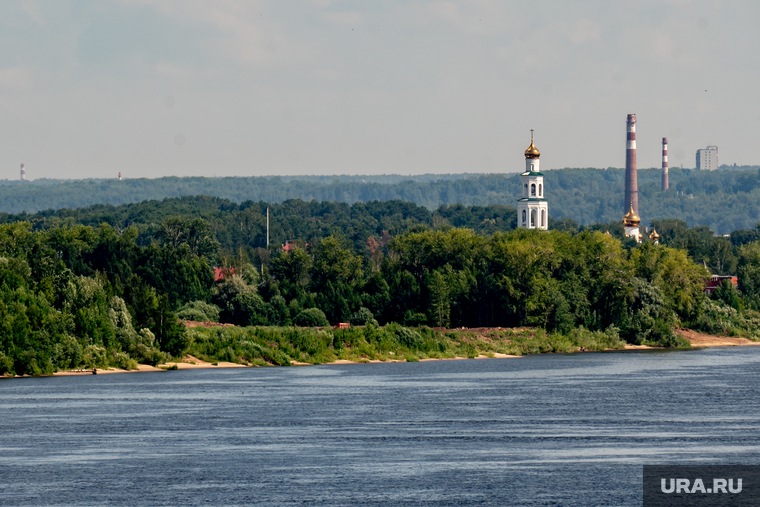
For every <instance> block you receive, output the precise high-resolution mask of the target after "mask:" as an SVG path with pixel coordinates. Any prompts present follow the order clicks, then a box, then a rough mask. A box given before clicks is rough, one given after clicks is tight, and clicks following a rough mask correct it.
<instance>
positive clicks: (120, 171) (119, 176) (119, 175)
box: [119, 171, 121, 181]
mask: <svg viewBox="0 0 760 507" xmlns="http://www.w3.org/2000/svg"><path fill="white" fill-rule="evenodd" d="M119 181H121V171H119Z"/></svg>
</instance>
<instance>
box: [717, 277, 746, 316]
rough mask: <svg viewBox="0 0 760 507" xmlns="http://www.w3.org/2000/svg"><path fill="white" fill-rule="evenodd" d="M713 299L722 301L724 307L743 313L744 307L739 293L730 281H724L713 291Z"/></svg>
mask: <svg viewBox="0 0 760 507" xmlns="http://www.w3.org/2000/svg"><path fill="white" fill-rule="evenodd" d="M711 297H712V299H715V300H716V301H721V302H722V303H723V304H724V305H726V306H730V307H731V308H733V309H735V310H738V311H741V310H742V308H743V306H744V305H743V304H742V300H741V297H740V296H739V291H738V290H736V288H735V287H734V284H733V283H731V282H730V281H729V280H723V281H722V282H721V283H720V285H718V287H717V288H716V289H715V290H714V291H713V293H712V294H711Z"/></svg>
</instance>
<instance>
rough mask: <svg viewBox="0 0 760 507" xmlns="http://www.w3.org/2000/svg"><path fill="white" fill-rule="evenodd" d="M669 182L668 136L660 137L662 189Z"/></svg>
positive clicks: (665, 188)
mask: <svg viewBox="0 0 760 507" xmlns="http://www.w3.org/2000/svg"><path fill="white" fill-rule="evenodd" d="M669 186H670V183H669V182H668V138H667V137H663V138H662V191H663V192H664V191H666V190H667V189H668V187H669Z"/></svg>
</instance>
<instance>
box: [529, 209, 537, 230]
mask: <svg viewBox="0 0 760 507" xmlns="http://www.w3.org/2000/svg"><path fill="white" fill-rule="evenodd" d="M530 226H531V227H535V226H536V210H531V211H530Z"/></svg>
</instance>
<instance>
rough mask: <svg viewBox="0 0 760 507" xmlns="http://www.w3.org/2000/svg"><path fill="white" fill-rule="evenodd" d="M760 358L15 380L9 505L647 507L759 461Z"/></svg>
mask: <svg viewBox="0 0 760 507" xmlns="http://www.w3.org/2000/svg"><path fill="white" fill-rule="evenodd" d="M759 367H760V347H757V348H755V347H742V348H738V347H737V348H728V349H704V350H694V351H677V352H651V351H646V352H624V353H586V354H577V355H543V356H530V357H523V358H520V359H485V360H471V361H434V362H422V363H391V364H350V365H324V366H312V367H292V368H235V369H213V370H190V371H188V370H184V371H183V370H180V371H169V372H157V373H133V374H122V375H97V376H93V375H88V376H78V377H48V378H25V379H8V380H2V381H0V505H14V506H15V505H18V506H21V505H200V504H202V505H225V506H226V505H250V504H255V503H258V504H263V505H401V504H403V505H499V506H501V505H531V506H534V505H547V506H548V505H552V506H556V505H583V506H590V505H605V506H606V505H641V466H642V465H643V464H753V465H754V464H760V390H758V383H759V381H760V375H758V368H759Z"/></svg>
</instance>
